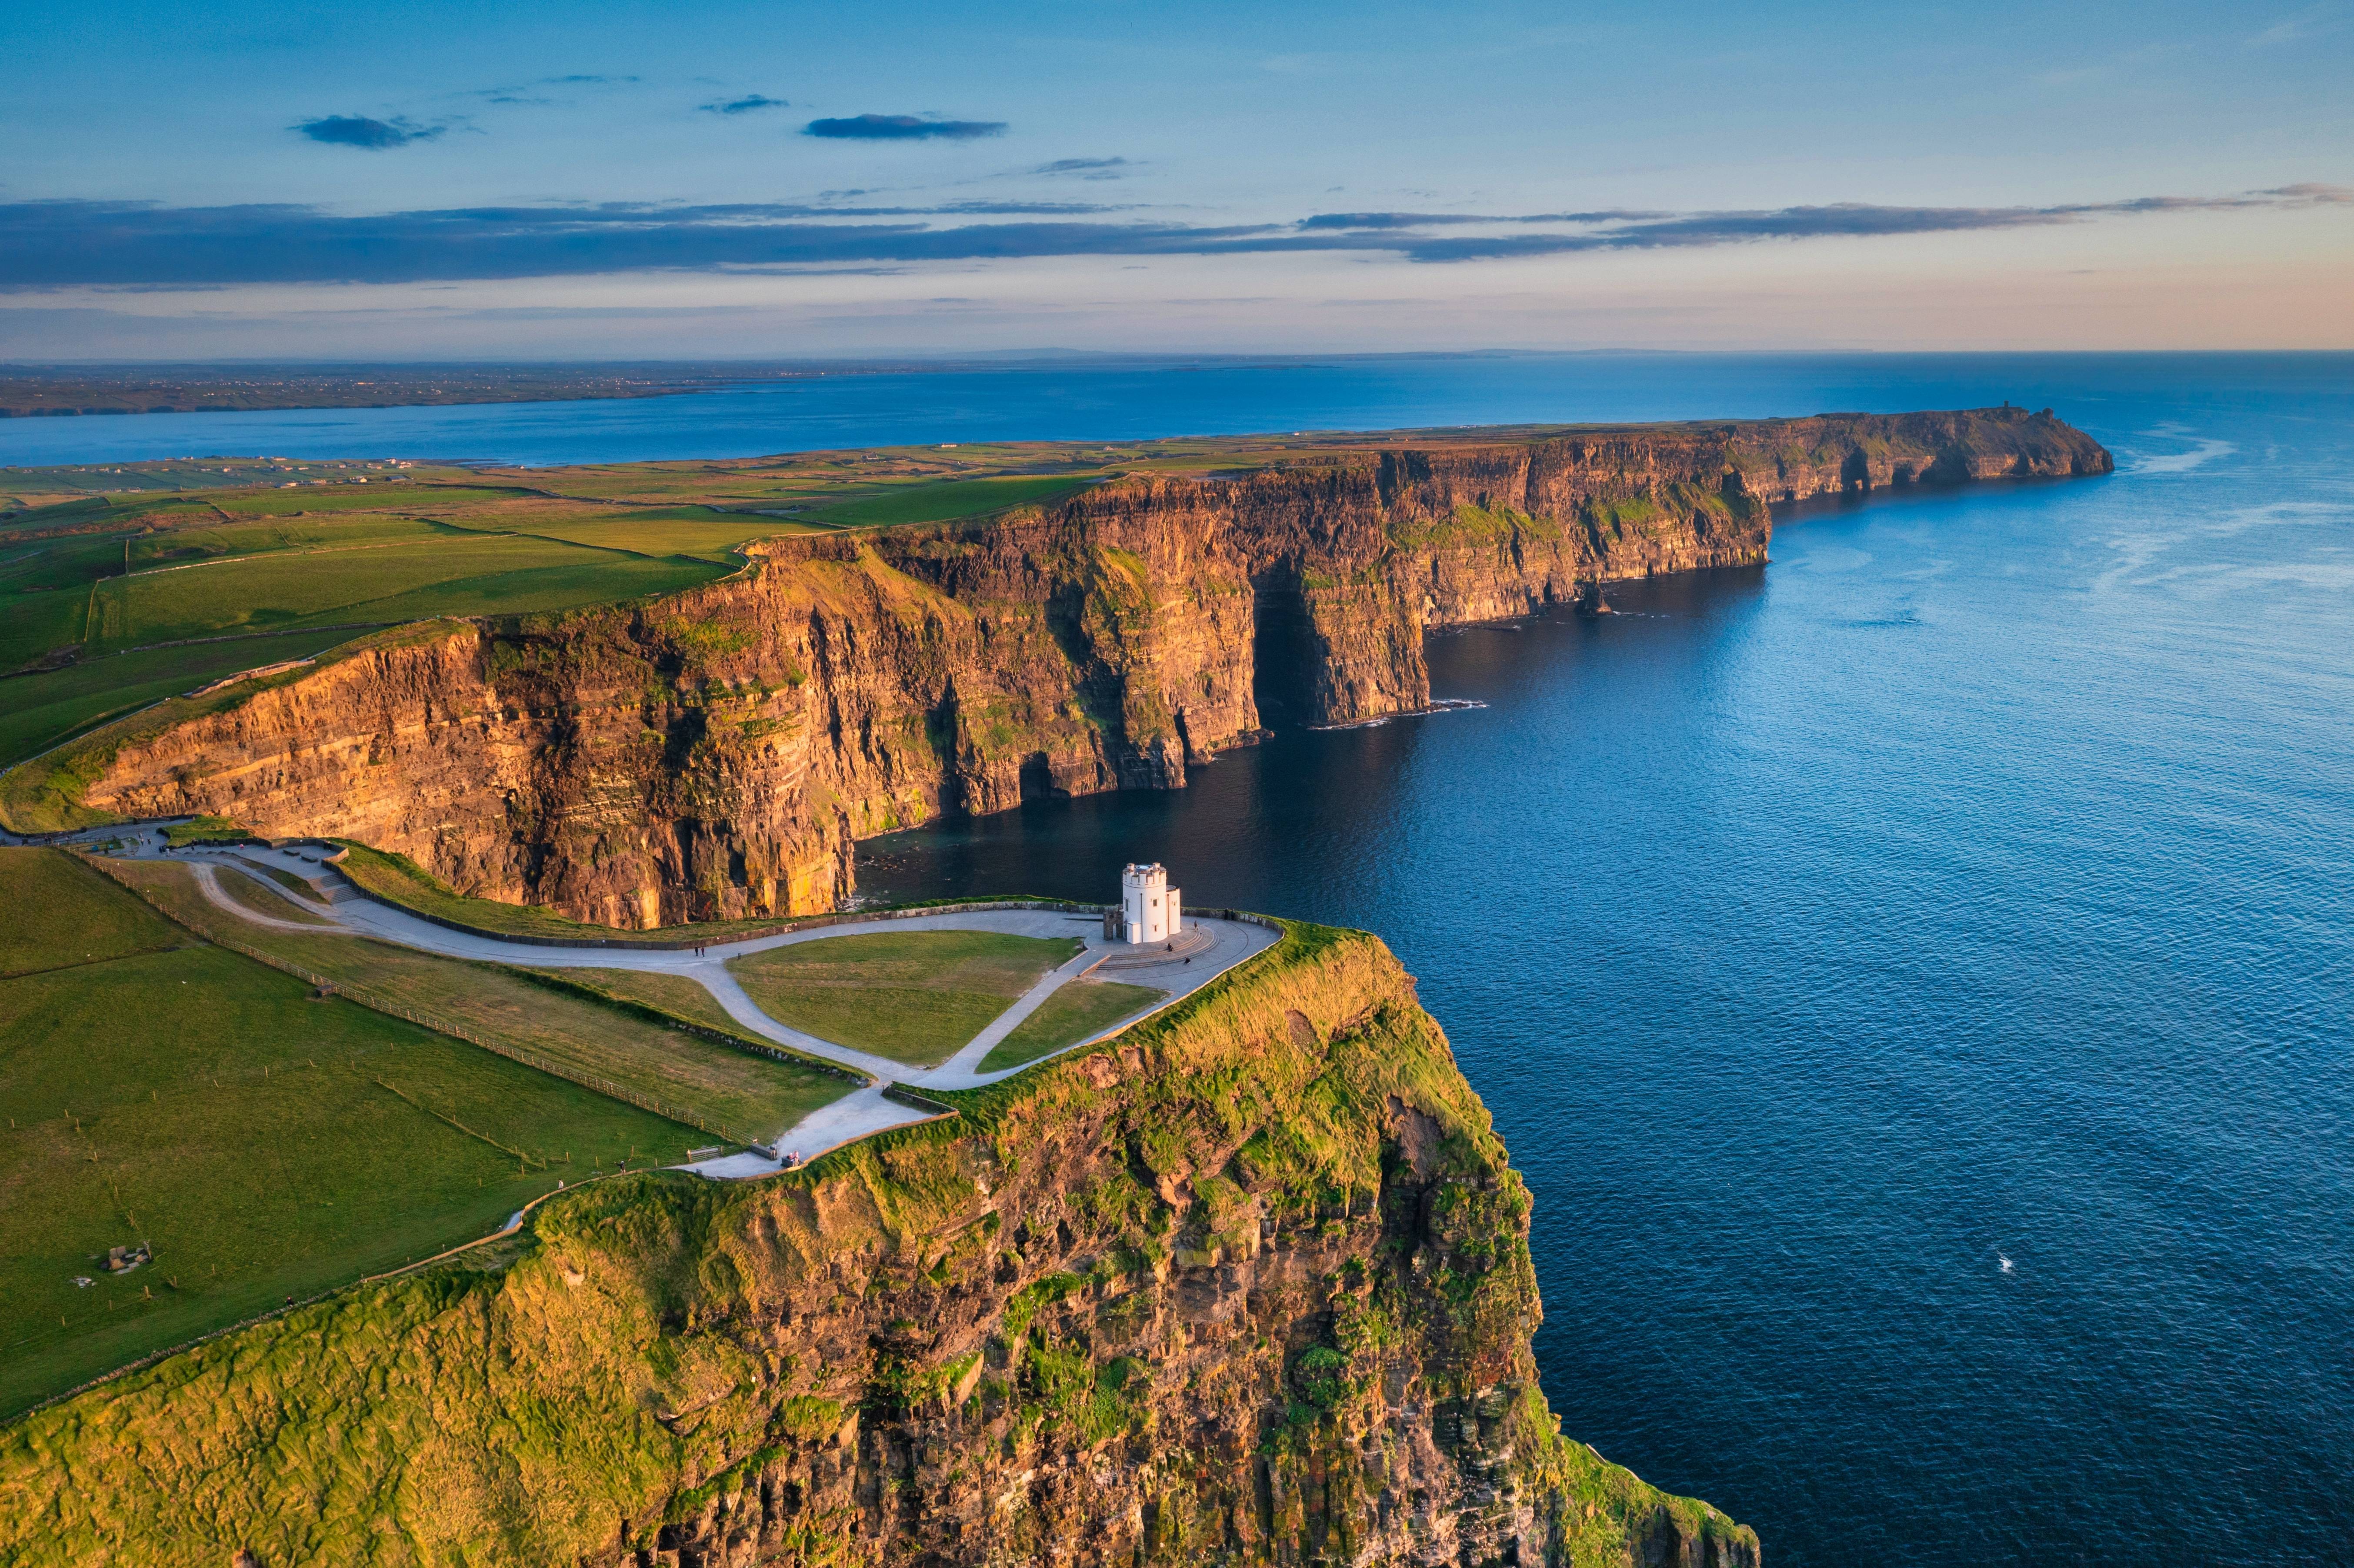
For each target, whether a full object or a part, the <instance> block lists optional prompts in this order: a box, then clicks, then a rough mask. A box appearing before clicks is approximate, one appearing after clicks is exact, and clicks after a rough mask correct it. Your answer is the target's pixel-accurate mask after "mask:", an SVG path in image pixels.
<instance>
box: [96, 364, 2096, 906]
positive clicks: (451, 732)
mask: <svg viewBox="0 0 2354 1568" xmlns="http://www.w3.org/2000/svg"><path fill="white" fill-rule="evenodd" d="M2111 466H2112V464H2111V461H2110V458H2109V454H2108V453H2107V452H2106V451H2105V450H2102V449H2101V447H2100V446H2099V445H2098V444H2096V443H2095V442H2094V441H2093V440H2091V439H2090V438H2089V437H2087V436H2085V435H2084V434H2083V433H2082V432H2080V431H2077V430H2074V429H2070V428H2069V427H2068V426H2066V425H2064V424H2062V423H2061V422H2060V421H2058V420H2057V419H2055V418H2052V416H2051V414H2050V413H2049V411H2048V410H2047V411H2046V412H2044V413H2041V414H2030V413H2028V412H2026V411H2025V410H2022V409H2013V408H1999V409H1980V410H1977V411H1975V412H1967V413H1939V414H1907V415H1862V414H1851V415H1850V414H1833V415H1823V416H1819V417H1817V418H1807V419H1789V420H1766V421H1756V422H1750V423H1740V424H1712V425H1679V426H1662V427H1640V428H1629V429H1575V430H1570V431H1565V432H1562V433H1558V434H1553V435H1548V436H1544V437H1543V438H1529V439H1520V440H1509V441H1503V440H1463V441H1460V442H1447V443H1442V444H1425V445H1416V446H1411V447H1408V446H1389V445H1384V444H1382V443H1381V442H1380V440H1379V438H1369V439H1368V444H1367V446H1366V447H1365V448H1364V449H1363V450H1360V451H1354V452H1343V453H1342V454H1341V455H1340V456H1338V457H1337V458H1331V457H1321V458H1319V459H1318V460H1317V461H1312V462H1308V463H1303V464H1302V465H1300V466H1298V467H1280V468H1275V469H1269V470H1266V471H1257V472H1253V473H1249V474H1246V475H1242V476H1238V477H1235V478H1230V479H1168V478H1136V479H1129V480H1123V481H1118V482H1112V483H1109V484H1107V485H1104V486H1102V487H1100V488H1097V489H1096V490H1093V491H1090V492H1087V493H1083V494H1081V495H1079V496H1076V497H1075V498H1073V499H1072V500H1070V501H1068V502H1066V503H1063V504H1061V505H1059V506H1056V507H1055V508H1053V509H1051V510H1047V511H1043V512H1041V511H1035V510H1034V511H1030V512H1027V513H1023V514H1015V515H1013V516H1011V517H1009V518H1006V519H1003V520H1000V521H996V522H992V523H988V524H970V525H957V524H949V525H943V526H938V527H929V528H903V529H895V530H891V531H888V532H884V533H877V534H871V535H849V536H842V537H833V538H814V539H812V538H787V539H779V540H775V541H770V542H769V543H766V544H762V545H759V546H755V551H756V555H755V558H754V560H753V563H752V565H751V567H749V568H748V570H747V571H745V572H744V573H741V574H739V575H738V576H737V577H731V578H728V579H726V580H725V581H722V582H719V583H716V584H711V585H708V586H706V587H704V588H697V589H694V590H691V591H689V592H687V593H684V594H681V595H678V596H675V597H673V598H669V599H662V600H658V601H654V602H652V603H647V604H642V605H635V606H617V607H613V608H610V609H599V610H591V611H584V612H580V613H577V614H572V615H567V616H562V617H549V618H534V619H525V620H505V621H486V622H479V623H476V622H439V623H434V624H433V625H432V626H430V627H428V628H420V629H412V630H408V631H406V632H403V633H399V634H396V635H393V636H390V637H387V638H384V639H380V640H377V641H374V642H372V643H369V644H366V645H363V646H362V647H361V648H359V649H358V650H357V651H355V652H353V653H352V654H350V655H349V656H346V657H343V658H340V659H338V660H336V661H335V662H331V663H329V664H327V665H326V666H324V667H323V668H322V669H320V670H319V671H317V672H316V673H313V674H311V675H309V676H307V677H305V678H304V679H302V680H300V681H297V682H294V683H291V684H287V685H283V686H281V687H278V688H276V689H274V690H270V691H266V692H261V693H259V694H256V695H255V696H254V697H252V698H251V699H250V700H249V701H247V702H244V703H242V704H240V705H238V706H235V707H233V708H231V709H229V710H228V711H226V712H221V713H217V714H214V715H209V716H207V717H205V718H202V719H200V720H196V721H193V722H190V723H187V724H185V725H183V726H179V727H177V728H175V729H172V730H170V731H168V732H166V733H164V734H162V735H160V736H153V737H151V738H146V739H142V740H139V741H136V742H134V743H131V744H126V745H124V746H122V747H120V748H119V749H118V750H117V751H116V752H115V753H114V754H113V756H112V758H111V761H109V762H107V763H106V764H105V765H104V766H103V767H102V768H99V769H98V770H97V771H96V773H95V776H94V777H91V778H90V779H88V780H87V782H86V785H85V786H84V788H83V791H82V796H81V800H82V803H83V804H85V805H87V806H89V807H91V808H94V809H97V810H103V811H111V812H119V813H122V814H124V815H134V816H152V815H165V814H175V813H182V812H193V813H212V814H217V815H222V816H228V817H233V818H235V819H237V820H238V821H242V822H244V823H246V824H247V825H249V826H250V827H253V828H255V829H257V830H259V831H260V832H265V833H268V834H271V835H292V834H326V835H334V836H342V837H349V838H355V839H360V840H363V841H365V842H369V843H372V844H375V845H376V846H378V847H380V848H384V849H388V850H395V851H399V852H402V853H407V854H408V855H410V856H411V857H413V858H414V859H416V860H417V861H419V863H422V864H423V865H425V866H426V867H427V868H429V870H431V871H433V872H434V873H436V874H439V875H440V876H442V877H444V878H445V879H447V880H449V881H450V882H451V883H453V884H455V885H458V886H460V887H461V888H462V889H464V890H466V891H469V892H472V893H476V894H479V895H485V896H491V897H498V898H504V899H508V900H511V901H515V902H523V903H533V904H541V905H546V906H553V907H555V908H557V909H559V910H561V911H563V912H564V913H566V914H567V915H570V916H575V917H577V918H581V919H587V920H593V921H599V922H602V923H605V924H609V925H616V926H623V927H644V926H651V925H658V924H667V923H671V922H674V921H679V920H684V919H706V918H717V917H737V916H749V915H758V914H769V913H786V914H801V913H809V912H816V911H822V910H825V909H829V908H832V907H833V906H834V905H835V904H836V903H837V902H838V901H839V900H840V899H841V898H842V897H843V896H844V895H847V894H848V893H849V892H850V890H851V886H852V872H851V845H852V842H853V841H854V840H855V839H857V838H860V837H863V836H866V835H870V834H874V833H877V832H885V831H888V830H890V829H893V828H896V827H903V826H907V825H911V824H913V823H916V822H919V821H924V820H926V819H928V818H929V817H932V816H934V815H935V814H938V813H940V812H943V811H975V812H978V811H994V810H1003V809H1005V808H1007V807H1010V806H1013V805H1015V804H1017V803H1019V802H1020V801H1021V800H1024V799H1027V798H1031V797H1034V796H1039V795H1050V794H1080V793H1086V792H1089V791H1093V790H1100V789H1137V788H1145V789H1170V788H1176V787H1179V786H1182V784H1183V783H1184V781H1185V777H1186V770H1187V768H1188V767H1189V766H1191V765H1193V764H1194V763H1196V762H1199V761H1201V760H1202V759H1204V758H1207V757H1209V756H1212V755H1214V753H1216V752H1217V751H1219V750H1221V749H1223V748H1225V747H1231V746H1234V745H1235V744H1238V743H1242V742H1246V741H1248V740H1250V739H1252V738H1255V737H1256V736H1257V735H1258V734H1259V733H1261V730H1262V726H1265V725H1267V723H1268V722H1269V721H1270V720H1271V719H1273V718H1275V717H1277V716H1278V715H1279V716H1282V717H1286V718H1290V719H1298V720H1305V721H1308V722H1316V723H1332V722H1346V721H1350V720H1354V719H1362V718H1368V717H1373V716H1378V715H1384V714H1391V713H1397V712H1401V711H1408V710H1412V709H1415V708H1416V707H1419V706H1422V705H1426V703H1427V702H1428V701H1429V695H1430V690H1429V676H1428V673H1427V670H1426V666H1425V664H1424V661H1423V636H1424V633H1425V632H1426V630H1428V629H1430V628H1433V627H1444V626H1451V625H1458V624H1462V623H1466V622H1471V621H1479V620H1499V619H1502V618H1506V617H1510V616H1515V615H1522V614H1525V613H1528V612H1529V611H1530V610H1532V609H1537V608H1540V607H1542V606H1544V605H1547V604H1557V603H1563V602H1568V601H1575V600H1576V599H1579V598H1580V597H1581V596H1584V595H1587V594H1590V593H1592V592H1593V591H1595V589H1596V586H1597V585H1599V584H1602V583H1605V582H1607V581H1611V580H1614V579H1622V578H1627V577H1645V576H1649V575H1652V574H1655V573H1660V572H1676V571H1689V570H1692V569H1695V568H1700V567H1728V566H1743V565H1755V564H1757V563H1761V562H1763V561H1764V560H1765V552H1766V546H1767V544H1768V542H1769V541H1770V539H1771V537H1772V531H1773V524H1772V516H1771V512H1770V507H1771V505H1772V504H1773V503H1778V502H1788V501H1797V500H1804V499H1808V498H1810V497H1816V496H1823V495H1831V494H1840V493H1856V492H1861V491H1864V490H1869V489H1878V488H1884V487H1890V486H1905V485H1944V484H1959V483H1964V482H1971V481H1977V480H1989V479H1999V478H2009V477H2035V476H2041V477H2061V476H2067V475H2079V474H2094V473H2105V472H2107V471H2110V468H2111Z"/></svg>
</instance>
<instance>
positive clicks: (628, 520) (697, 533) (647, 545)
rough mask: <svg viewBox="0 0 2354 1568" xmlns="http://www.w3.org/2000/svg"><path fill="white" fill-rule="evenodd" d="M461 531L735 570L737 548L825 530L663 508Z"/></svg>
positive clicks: (518, 516)
mask: <svg viewBox="0 0 2354 1568" xmlns="http://www.w3.org/2000/svg"><path fill="white" fill-rule="evenodd" d="M453 521H455V523H456V524H457V525H458V526H460V527H462V528H469V529H478V530H482V531H484V532H497V533H507V534H530V535H535V536H536V537H539V538H543V539H556V540H560V541H562V542H564V543H567V544H573V545H581V546H588V547H590V548H594V549H599V550H628V551H632V552H634V553H636V554H638V555H643V556H700V557H702V558H704V559H706V560H713V561H719V562H724V563H726V564H727V565H729V566H733V565H735V564H736V563H735V561H734V559H733V556H732V552H733V551H734V550H735V548H736V546H738V545H741V544H744V543H746V542H747V541H748V540H752V539H766V538H770V537H773V536H774V535H779V534H815V533H822V532H824V530H822V529H821V528H817V527H814V526H812V525H811V524H807V523H798V522H794V521H792V520H790V519H789V518H783V517H759V516H754V515H751V514H745V513H735V512H721V511H718V510H716V509H715V508H713V507H708V506H663V507H648V508H645V509H643V510H638V511H630V512H616V513H611V514H605V515H599V514H596V513H594V512H589V511H586V510H584V511H581V512H578V513H577V514H565V513H562V512H557V511H553V510H551V511H549V512H546V513H544V514H542V513H537V512H534V513H524V512H522V511H521V510H520V509H517V511H516V513H515V514H513V515H506V514H499V513H488V514H482V515H480V516H469V517H463V518H458V519H454V520H453Z"/></svg>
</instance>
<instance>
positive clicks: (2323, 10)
mask: <svg viewBox="0 0 2354 1568" xmlns="http://www.w3.org/2000/svg"><path fill="white" fill-rule="evenodd" d="M2344 20H2345V7H2343V6H2342V5H2337V4H2335V3H2334V0H2323V3H2322V4H2321V5H2307V6H2306V8H2305V9H2304V10H2302V11H2299V12H2297V13H2296V15H2294V16H2284V17H2282V18H2281V19H2280V20H2279V21H2277V22H2274V24H2273V25H2272V26H2269V27H2266V28H2264V30H2263V31H2261V32H2258V33H2254V34H2252V35H2250V37H2249V38H2248V40H2247V44H2248V47H2249V48H2252V49H2261V48H2271V47H2272V46H2273V45H2274V44H2294V43H2296V42H2298V41H2300V40H2302V39H2305V38H2311V37H2319V36H2320V35H2321V34H2323V33H2327V32H2333V31H2335V30H2336V29H2337V28H2338V26H2339V25H2340V24H2341V23H2342V22H2343V21H2344Z"/></svg>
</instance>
